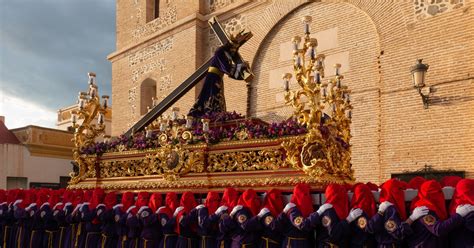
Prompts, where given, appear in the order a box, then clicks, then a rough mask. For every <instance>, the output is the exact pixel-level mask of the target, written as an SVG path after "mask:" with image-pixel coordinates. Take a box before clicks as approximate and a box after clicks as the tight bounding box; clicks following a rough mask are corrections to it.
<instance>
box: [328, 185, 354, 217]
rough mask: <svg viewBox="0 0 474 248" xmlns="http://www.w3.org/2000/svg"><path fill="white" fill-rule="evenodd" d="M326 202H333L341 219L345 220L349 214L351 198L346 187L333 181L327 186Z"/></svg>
mask: <svg viewBox="0 0 474 248" xmlns="http://www.w3.org/2000/svg"><path fill="white" fill-rule="evenodd" d="M324 194H325V196H326V203H330V204H332V207H333V209H334V210H335V211H336V214H337V216H338V217H339V219H340V220H343V219H345V218H346V217H347V215H348V214H349V198H348V197H347V191H346V187H344V186H343V185H340V184H335V183H331V184H329V185H328V186H327V188H326V192H325V193H324Z"/></svg>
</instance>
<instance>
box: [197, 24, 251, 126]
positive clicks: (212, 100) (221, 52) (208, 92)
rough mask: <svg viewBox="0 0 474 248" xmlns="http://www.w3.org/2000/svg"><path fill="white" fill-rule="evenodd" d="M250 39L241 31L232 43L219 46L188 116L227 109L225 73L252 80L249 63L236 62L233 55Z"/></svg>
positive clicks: (235, 77) (234, 77) (237, 78)
mask: <svg viewBox="0 0 474 248" xmlns="http://www.w3.org/2000/svg"><path fill="white" fill-rule="evenodd" d="M245 39H248V37H247V34H246V33H239V34H238V35H237V36H236V37H235V38H232V39H231V40H232V43H230V44H226V45H223V46H221V47H219V48H218V49H217V50H216V52H215V53H214V56H213V57H212V59H211V64H210V66H209V69H208V71H207V75H206V78H205V79H204V85H203V87H202V89H201V92H200V93H199V96H198V98H197V100H196V102H195V103H194V106H193V107H192V108H191V110H189V113H188V116H192V117H194V118H200V117H202V116H203V115H205V114H208V113H213V112H224V111H226V104H225V97H224V81H223V76H224V74H226V75H228V76H229V77H231V78H233V79H236V80H246V81H247V80H250V78H251V74H248V69H249V65H248V63H244V64H234V63H233V62H232V61H233V60H232V57H233V56H235V54H236V52H237V50H238V48H239V46H240V45H239V44H242V43H243V42H242V41H243V40H245Z"/></svg>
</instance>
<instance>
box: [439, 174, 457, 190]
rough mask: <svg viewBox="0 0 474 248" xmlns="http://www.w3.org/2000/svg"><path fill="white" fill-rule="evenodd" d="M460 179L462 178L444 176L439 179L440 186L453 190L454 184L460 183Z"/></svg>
mask: <svg viewBox="0 0 474 248" xmlns="http://www.w3.org/2000/svg"><path fill="white" fill-rule="evenodd" d="M461 179H462V177H458V176H445V177H443V178H441V186H442V187H446V186H450V187H453V188H455V187H456V184H458V182H459V181H461Z"/></svg>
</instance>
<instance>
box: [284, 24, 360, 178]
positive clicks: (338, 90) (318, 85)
mask: <svg viewBox="0 0 474 248" xmlns="http://www.w3.org/2000/svg"><path fill="white" fill-rule="evenodd" d="M303 23H304V33H305V34H304V37H303V40H302V39H301V37H300V36H295V37H293V38H292V42H293V74H292V73H285V74H283V83H284V85H283V86H284V90H285V91H286V93H285V102H286V104H287V105H290V106H292V107H293V108H294V113H293V117H294V118H296V119H297V120H298V122H299V123H301V124H304V125H306V127H307V129H308V133H307V134H306V135H305V137H304V138H295V139H293V140H291V141H288V142H284V143H283V147H285V149H286V150H287V163H289V164H290V165H291V166H293V167H297V168H301V169H303V170H304V171H305V172H306V173H308V174H310V175H311V176H315V177H323V176H325V177H327V176H328V175H333V176H336V177H335V178H345V179H347V180H352V179H353V177H352V174H353V172H352V169H351V165H350V156H351V150H350V138H351V134H350V124H351V119H352V106H351V102H350V92H351V91H350V90H349V89H348V87H347V85H343V84H342V79H343V76H342V75H341V74H340V68H341V65H340V64H336V65H335V66H334V67H335V70H336V71H335V76H334V77H331V78H326V77H325V75H324V59H325V55H324V54H317V52H316V48H317V46H318V41H317V39H316V38H312V37H311V34H310V28H309V25H310V23H311V17H310V16H305V17H304V18H303ZM301 43H302V46H301ZM293 77H294V78H295V80H296V83H297V84H298V86H299V88H298V89H296V90H290V80H291V78H293ZM323 80H326V82H323Z"/></svg>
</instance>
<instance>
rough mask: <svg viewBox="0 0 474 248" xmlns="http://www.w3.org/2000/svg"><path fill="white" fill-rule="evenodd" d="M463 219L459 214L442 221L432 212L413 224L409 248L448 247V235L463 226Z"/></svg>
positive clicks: (408, 238)
mask: <svg viewBox="0 0 474 248" xmlns="http://www.w3.org/2000/svg"><path fill="white" fill-rule="evenodd" d="M462 222H463V218H462V217H461V216H460V215H459V214H453V215H452V216H451V217H449V218H448V219H446V220H444V221H442V220H440V219H438V216H436V213H435V212H433V211H430V212H429V213H428V215H425V216H423V217H421V218H419V219H418V220H416V221H415V222H413V224H411V229H412V230H413V233H412V234H411V235H410V236H408V237H407V243H408V246H409V247H430V248H431V247H432V248H436V247H440V248H441V247H448V244H449V243H448V234H449V233H450V232H451V231H452V230H454V229H456V228H457V227H460V226H462Z"/></svg>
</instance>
